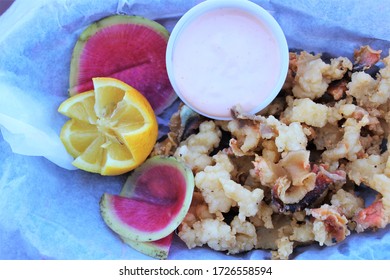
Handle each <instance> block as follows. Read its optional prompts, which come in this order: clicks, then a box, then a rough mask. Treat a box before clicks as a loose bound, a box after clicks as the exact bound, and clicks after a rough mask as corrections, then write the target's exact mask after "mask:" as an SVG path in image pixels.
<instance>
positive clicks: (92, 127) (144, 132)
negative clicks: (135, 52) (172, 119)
mask: <svg viewBox="0 0 390 280" xmlns="http://www.w3.org/2000/svg"><path fill="white" fill-rule="evenodd" d="M93 84H94V90H93V91H87V92H84V93H80V94H77V95H74V96H72V97H70V98H69V99H67V100H65V101H64V102H63V103H62V104H61V105H60V107H59V108H58V111H59V112H60V113H62V114H63V115H65V116H67V117H69V118H70V120H69V121H67V122H66V123H65V125H64V126H63V128H62V130H61V134H60V138H61V140H62V142H63V144H64V146H65V148H66V149H67V151H68V152H69V154H71V155H72V156H73V157H74V158H75V160H74V161H73V165H75V166H76V167H78V168H80V169H82V170H85V171H89V172H93V173H100V174H102V175H119V174H123V173H126V172H128V171H131V170H133V169H134V168H136V167H138V166H139V165H140V164H141V163H143V162H144V161H145V160H146V158H147V157H148V156H149V154H150V152H151V151H152V149H153V147H154V145H155V143H156V141H157V135H158V124H157V120H156V116H155V113H154V111H153V109H152V107H151V106H150V104H149V102H148V101H147V100H146V98H145V97H144V96H143V95H142V94H141V93H140V92H138V91H137V90H136V89H134V88H133V87H131V86H129V85H127V84H125V83H123V82H121V81H120V80H117V79H114V78H94V79H93Z"/></svg>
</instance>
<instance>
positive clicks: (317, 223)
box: [306, 204, 351, 246]
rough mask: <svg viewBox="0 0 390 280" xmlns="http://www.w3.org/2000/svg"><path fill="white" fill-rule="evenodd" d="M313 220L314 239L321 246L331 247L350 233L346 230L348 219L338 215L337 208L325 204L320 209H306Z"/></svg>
mask: <svg viewBox="0 0 390 280" xmlns="http://www.w3.org/2000/svg"><path fill="white" fill-rule="evenodd" d="M306 212H307V214H308V215H311V216H312V217H313V218H314V221H313V233H314V239H315V240H316V241H317V242H318V243H319V244H320V245H321V246H322V245H327V246H331V245H334V244H336V243H338V242H341V241H343V240H344V239H345V238H346V237H347V236H348V235H349V234H350V233H351V232H350V231H349V230H348V228H347V223H348V219H347V218H346V217H345V216H344V215H340V213H339V212H338V211H337V208H336V207H334V206H330V205H327V204H324V205H322V206H321V207H320V208H314V209H307V210H306Z"/></svg>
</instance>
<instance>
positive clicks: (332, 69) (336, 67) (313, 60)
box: [292, 51, 352, 100]
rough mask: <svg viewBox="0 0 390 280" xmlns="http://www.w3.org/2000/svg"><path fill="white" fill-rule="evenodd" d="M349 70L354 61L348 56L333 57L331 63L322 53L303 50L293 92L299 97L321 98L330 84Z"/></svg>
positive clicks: (299, 57)
mask: <svg viewBox="0 0 390 280" xmlns="http://www.w3.org/2000/svg"><path fill="white" fill-rule="evenodd" d="M348 70H352V62H351V61H350V60H349V59H348V58H346V57H339V58H335V59H331V63H330V64H327V63H325V62H324V61H323V60H322V59H321V55H320V54H318V55H312V54H310V53H307V52H305V51H304V52H301V53H300V55H299V56H298V61H297V72H296V76H295V80H294V82H295V85H294V87H293V89H292V92H293V94H294V96H295V97H297V98H310V99H313V100H314V99H317V98H320V97H321V96H322V95H324V93H325V92H326V90H327V88H328V86H329V84H330V83H331V82H332V81H334V80H339V79H341V78H342V77H343V76H344V74H345V73H346V72H347V71H348Z"/></svg>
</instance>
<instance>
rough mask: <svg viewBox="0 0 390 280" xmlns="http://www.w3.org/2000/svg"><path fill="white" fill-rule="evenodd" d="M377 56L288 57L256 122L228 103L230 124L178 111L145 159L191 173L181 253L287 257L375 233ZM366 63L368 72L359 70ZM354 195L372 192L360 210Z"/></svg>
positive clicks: (384, 115) (380, 204)
mask: <svg viewBox="0 0 390 280" xmlns="http://www.w3.org/2000/svg"><path fill="white" fill-rule="evenodd" d="M381 54H382V52H381V51H379V50H373V49H371V48H370V47H369V46H363V47H362V48H361V49H359V50H357V51H355V53H354V57H353V59H354V61H353V62H352V61H350V60H349V59H348V58H346V57H338V58H331V59H328V58H327V59H325V58H324V59H323V58H322V55H321V54H311V53H308V52H305V51H302V52H299V53H298V52H291V53H290V66H289V72H288V76H287V79H286V83H285V85H284V87H283V89H282V91H281V92H280V94H279V96H278V97H277V98H276V99H275V100H274V101H273V102H272V103H271V104H270V105H269V106H268V107H267V108H265V109H264V110H263V111H261V112H259V113H258V114H256V115H253V114H247V113H246V112H243V111H242V109H241V108H240V107H239V106H236V107H234V108H232V109H231V113H232V117H233V118H232V120H229V121H216V120H212V119H208V118H205V117H200V116H199V115H197V114H196V113H194V112H192V111H191V110H189V108H188V107H186V106H184V105H183V106H181V107H180V108H179V111H178V112H177V113H176V114H174V115H173V116H172V119H171V123H170V129H171V131H170V132H169V133H168V135H167V137H166V138H165V139H162V140H161V141H160V143H158V144H157V145H156V147H155V153H157V154H167V155H168V154H169V155H173V156H175V157H176V158H177V159H179V160H181V161H183V162H184V163H186V164H187V165H188V166H190V167H191V169H192V171H193V173H194V175H195V185H196V188H195V193H194V199H193V203H192V206H191V208H190V211H189V212H188V214H187V216H186V218H185V219H184V221H183V222H182V224H181V225H180V226H179V228H178V236H179V237H180V238H181V239H182V240H183V241H184V242H185V244H186V245H187V246H188V247H189V248H194V247H196V246H203V245H207V246H209V247H210V248H212V249H214V250H218V251H223V252H226V253H228V254H236V253H240V252H247V251H249V250H253V249H264V250H271V258H274V259H288V258H291V256H292V254H293V252H294V248H295V247H297V246H301V245H305V244H310V243H313V242H316V243H318V244H320V245H321V246H331V245H334V244H337V243H338V242H341V241H343V240H345V238H346V237H347V236H348V235H350V234H351V233H352V232H355V233H360V232H363V231H370V230H378V229H382V228H385V227H387V226H388V224H389V223H390V157H389V154H390V152H389V151H390V150H389V146H390V141H389V139H390V136H389V132H390V129H389V124H390V113H389V111H390V110H389V108H390V55H389V56H387V57H384V58H381ZM378 62H383V63H378ZM374 65H375V67H378V70H377V71H376V73H375V75H372V73H371V74H369V73H367V71H364V70H370V68H373V67H374ZM386 143H387V146H386ZM358 186H359V187H358ZM361 188H370V189H372V191H373V192H376V193H377V197H376V199H375V200H374V202H373V203H371V204H370V205H369V204H368V202H367V198H366V197H365V196H364V195H362V194H361V192H359V190H361Z"/></svg>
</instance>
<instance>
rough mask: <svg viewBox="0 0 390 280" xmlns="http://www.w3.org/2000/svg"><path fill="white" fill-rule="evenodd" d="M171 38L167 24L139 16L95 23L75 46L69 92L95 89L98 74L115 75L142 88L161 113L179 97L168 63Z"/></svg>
mask: <svg viewBox="0 0 390 280" xmlns="http://www.w3.org/2000/svg"><path fill="white" fill-rule="evenodd" d="M168 38H169V33H168V31H167V30H166V29H165V27H164V26H162V25H160V24H159V23H157V22H155V21H152V20H149V19H146V18H143V17H139V16H127V15H114V16H109V17H106V18H103V19H101V20H99V21H97V22H95V23H93V24H91V25H90V26H89V27H88V28H87V29H85V30H84V31H83V32H82V34H81V35H80V37H79V39H78V41H77V43H76V45H75V47H74V49H73V55H72V60H71V64H70V78H69V94H70V95H74V94H77V93H81V92H85V91H87V90H91V89H93V84H92V78H94V77H113V78H117V79H119V80H121V81H123V82H125V83H127V84H129V85H131V86H132V87H134V88H136V89H137V90H138V91H140V92H141V93H142V94H143V95H144V96H145V97H146V98H147V99H148V101H149V102H150V104H151V106H152V108H153V109H154V111H155V113H156V114H160V113H161V112H163V111H164V109H166V108H167V107H168V106H169V105H171V104H172V103H173V101H174V100H175V99H176V94H175V92H174V90H173V88H172V86H171V83H170V81H169V78H168V74H167V70H166V64H165V52H166V47H167V42H168Z"/></svg>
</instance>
